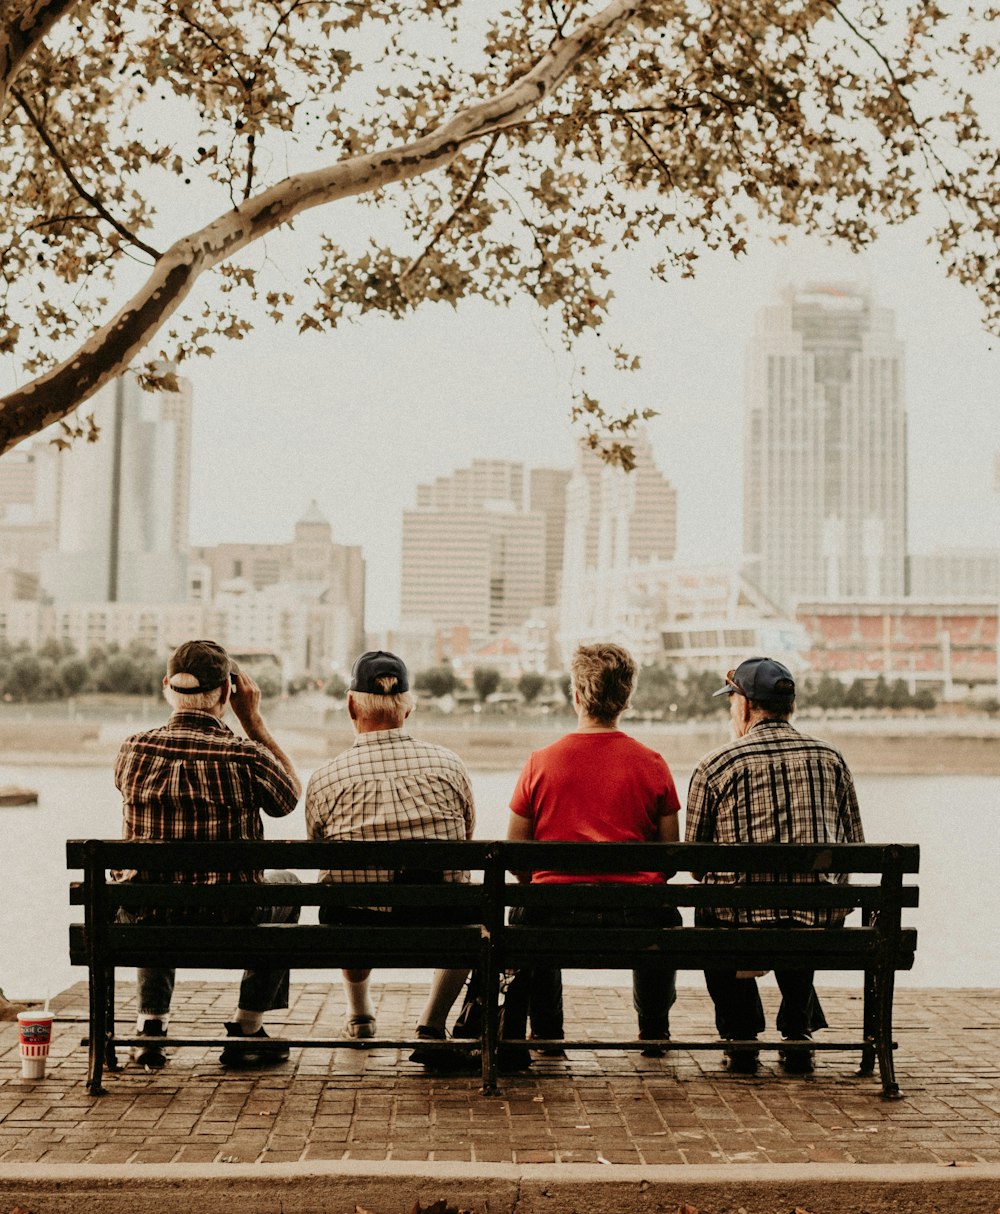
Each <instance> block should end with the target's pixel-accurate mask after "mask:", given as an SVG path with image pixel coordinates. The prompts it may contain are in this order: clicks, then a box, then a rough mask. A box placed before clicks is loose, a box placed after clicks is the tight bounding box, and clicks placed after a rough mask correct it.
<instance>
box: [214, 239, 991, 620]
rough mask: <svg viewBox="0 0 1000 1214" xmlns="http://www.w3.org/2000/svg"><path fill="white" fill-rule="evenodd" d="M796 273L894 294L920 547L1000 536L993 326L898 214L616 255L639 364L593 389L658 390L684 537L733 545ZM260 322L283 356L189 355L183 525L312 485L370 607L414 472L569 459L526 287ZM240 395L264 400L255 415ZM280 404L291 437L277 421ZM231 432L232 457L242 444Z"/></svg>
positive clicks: (635, 394) (662, 436) (270, 512)
mask: <svg viewBox="0 0 1000 1214" xmlns="http://www.w3.org/2000/svg"><path fill="white" fill-rule="evenodd" d="M803 280H836V281H845V280H847V281H851V280H856V281H859V282H861V283H866V282H867V283H869V284H870V285H871V286H872V289H873V292H874V295H875V299H876V302H877V303H878V304H879V306H883V307H887V308H890V309H891V310H893V311H894V312H895V313H896V318H897V334H898V336H899V339H900V340H901V341H902V342H903V344H904V345H905V347H906V350H907V402H908V412H909V416H910V431H909V443H908V449H909V465H910V475H911V494H910V499H909V502H908V518H909V528H908V530H909V535H910V547H911V550H913V551H928V550H930V549H932V548H934V547H936V546H939V545H958V544H966V543H968V544H970V545H975V546H990V545H992V544H995V543H996V539H995V536H996V535H997V533H998V532H1000V522H998V518H1000V497H998V496H997V495H996V494H995V493H994V491H993V479H994V473H993V460H994V453H995V452H996V450H998V449H1000V410H998V408H997V397H998V389H997V386H996V385H997V384H1000V351H998V343H997V341H996V339H994V338H992V337H990V336H989V335H988V334H986V333H984V332H983V331H982V329H981V327H980V324H979V314H978V305H977V303H976V301H975V299H974V298H973V297H972V296H971V295H970V294H969V293H967V292H964V291H963V290H962V289H961V288H960V287H959V286H958V284H955V283H951V282H948V281H946V280H944V279H943V278H942V277H941V276H940V273H939V271H938V269H937V267H936V266H935V265H934V263H933V256H932V255H931V252H930V250H928V249H926V248H925V247H924V246H923V244H922V242H921V241H920V239H919V233H917V236H916V239H915V236H914V232H913V231H912V230H910V231H908V232H904V231H902V230H900V231H893V232H890V233H889V234H888V236H887V237H886V238H885V240H884V241H880V242H879V244H878V245H877V246H876V247H875V249H873V250H872V251H871V252H870V253H869V254H868V255H867V257H866V258H864V259H861V258H856V257H853V256H850V255H848V254H846V253H844V252H842V251H837V250H830V249H827V248H825V247H824V246H820V245H819V242H817V241H815V240H813V241H810V240H806V239H804V238H803V239H801V240H793V241H790V242H789V244H788V245H781V246H775V245H772V244H770V242H768V241H766V240H763V239H762V240H761V241H760V242H758V243H757V245H756V246H755V247H752V248H751V250H750V253H749V254H748V256H747V258H746V259H745V260H744V261H741V262H735V261H733V259H731V258H728V257H723V256H721V255H719V256H715V257H708V256H707V257H706V259H705V261H704V264H703V265H702V266H701V268H700V269H699V272H698V277H697V278H696V279H694V280H692V281H689V282H678V283H674V284H670V285H662V284H656V283H650V282H648V281H646V280H645V279H643V280H642V281H638V280H636V279H634V278H632V277H630V275H629V273H628V269H627V267H624V268H622V267H620V268H619V271H618V273H617V274H616V275H613V281H616V282H617V283H618V284H619V285H618V295H619V303H617V304H616V305H615V309H614V310H613V317H614V318H615V319H614V322H613V324H612V326H611V328H612V334H611V335H612V336H615V337H619V336H621V333H622V330H625V331H626V336H627V337H628V344H629V346H630V348H632V349H635V350H637V351H638V353H639V354H640V356H641V357H642V359H643V369H642V370H641V371H640V372H639V373H638V374H637V375H633V376H624V375H618V376H615V375H613V374H612V373H610V372H608V373H605V377H604V380H603V389H606V390H602V395H603V397H604V399H606V400H611V399H614V398H615V396H616V393H618V394H621V393H623V394H624V395H625V398H626V399H627V400H629V401H631V402H632V403H635V404H637V405H639V406H649V407H653V408H659V409H660V416H659V417H657V418H654V419H653V420H652V421H651V422H650V423H649V426H648V430H649V434H650V439H651V442H652V444H653V451H654V455H655V457H656V459H657V461H658V463H659V464H660V466H661V467H662V468H663V469H664V473H665V475H667V476H668V477H669V478H670V480H671V482H672V483H673V484H674V486H675V487H676V489H677V491H678V528H679V546H678V556H679V558H680V559H684V560H694V561H698V560H731V561H738V560H739V558H740V554H741V545H742V505H741V502H742V425H743V370H742V368H743V357H744V348H745V343H746V341H747V340H749V337H750V334H751V332H752V325H753V321H754V316H755V314H756V311H757V309H758V308H760V307H763V306H766V305H767V304H769V303H773V302H775V301H776V300H777V299H778V298H779V296H780V289H781V286H782V284H783V283H785V282H796V281H803ZM258 340H260V341H261V342H262V344H264V345H267V346H268V347H269V349H270V350H271V357H269V358H267V359H263V360H261V359H258V358H256V357H255V358H251V359H247V358H245V357H244V356H243V352H242V351H240V350H239V349H237V350H235V351H232V350H230V351H226V350H223V351H220V354H219V355H218V356H217V358H216V360H214V361H212V362H205V363H202V364H200V365H199V366H198V367H197V383H198V390H199V396H200V399H202V400H203V401H204V404H203V408H202V409H201V410H199V411H198V417H197V418H196V430H197V432H198V434H197V442H198V449H197V451H196V456H195V477H194V499H193V510H192V538H193V539H194V541H195V542H200V543H209V542H214V540H215V539H216V538H218V539H222V538H225V537H227V536H231V535H233V534H235V533H236V528H237V525H238V526H239V528H240V529H241V533H242V534H243V535H245V536H246V537H248V538H251V539H252V538H256V537H259V538H262V539H265V538H267V537H268V536H270V535H273V534H274V532H275V529H276V522H275V520H276V519H277V518H279V517H282V514H281V511H282V510H283V509H284V510H286V511H289V512H291V511H294V510H295V509H296V508H297V501H298V497H299V496H300V495H301V494H303V493H305V494H306V495H311V496H314V497H316V498H317V500H318V501H319V502H320V505H321V506H322V508H323V509H324V512H325V513H326V514H327V515H328V516H329V517H330V518H331V520H332V522H333V526H334V534H335V538H336V539H337V540H338V542H343V543H355V544H360V545H361V546H362V547H363V548H364V550H365V554H366V560H367V562H368V568H369V586H368V596H367V601H368V610H369V618H370V620H371V623H372V625H373V626H374V627H376V628H378V627H384V626H391V625H392V624H393V623H394V622H395V621H396V619H397V618H398V604H399V574H398V561H399V557H398V554H399V550H400V535H401V519H402V513H403V511H404V510H405V509H409V508H411V507H412V506H413V504H414V501H415V495H416V486H417V484H418V483H421V482H426V481H431V480H433V479H434V477H435V476H439V475H447V474H448V473H449V472H450V471H451V470H453V469H454V468H456V467H459V466H462V465H464V464H468V463H469V462H470V461H471V460H472V459H473V458H477V457H482V456H483V455H488V456H490V457H491V458H497V459H513V460H520V461H521V462H523V463H525V464H526V465H541V466H546V467H569V466H571V464H572V461H573V457H574V436H573V432H572V430H571V428H570V425H569V423H568V420H567V414H568V408H569V404H570V397H571V392H572V386H573V374H574V371H573V367H572V365H571V364H569V363H568V361H567V359H566V357H565V356H564V355H563V354H562V353H561V352H560V351H559V350H557V349H555V348H554V347H552V346H550V345H548V344H546V338H545V335H544V334H543V333H542V332H541V331H540V330H539V329H538V327H537V325H536V324H535V323H534V320H533V318H532V317H531V314H530V313H529V310H528V309H527V308H526V307H513V308H510V309H507V310H506V311H503V312H500V311H499V310H497V309H494V308H490V307H488V306H486V305H476V304H473V305H469V306H463V307H462V308H461V309H459V310H458V314H457V315H456V314H455V313H454V312H453V311H452V310H451V309H450V308H437V309H427V310H424V311H422V312H420V313H418V314H417V315H415V316H413V317H410V318H409V319H408V320H407V321H406V322H403V323H399V324H397V323H395V322H390V321H385V320H370V321H366V322H365V323H364V324H363V325H357V326H352V327H350V328H348V329H345V330H344V331H343V332H341V333H337V334H333V335H329V336H326V337H322V338H320V337H317V338H315V339H310V338H297V337H296V338H292V337H288V338H287V339H285V338H284V337H282V336H281V335H280V334H277V335H276V336H275V341H274V342H272V340H271V337H270V336H268V337H267V340H266V342H265V341H264V340H263V337H261V338H259V339H258ZM275 343H276V344H275ZM283 350H284V351H286V352H287V357H283V356H282V351H283ZM595 358H596V355H595ZM334 360H336V362H334ZM596 366H597V364H596V363H595V364H594V366H593V367H592V373H593V374H596V373H597V371H596ZM621 381H623V382H621ZM247 400H252V401H256V402H258V405H257V411H256V412H255V414H254V416H255V418H258V419H260V420H258V421H257V423H256V426H255V427H251V428H250V429H251V433H246V432H245V431H246V425H245V412H246V410H245V406H244V404H242V403H241V402H243V401H247ZM279 402H280V403H284V404H286V406H287V407H285V408H282V407H280V403H279ZM272 414H273V415H274V416H272ZM278 419H280V425H281V429H282V438H281V440H280V442H279V441H278V440H277V439H275V438H272V437H271V435H270V432H271V430H275V429H277V428H278V424H279V420H278ZM234 445H235V446H234ZM233 449H235V450H238V451H239V452H240V453H241V456H242V464H240V463H236V464H234V463H233V461H232V459H231V457H230V452H231V450H233ZM220 458H225V459H226V461H227V463H226V468H225V469H224V470H223V469H222V468H220V466H219V462H220ZM373 473H374V474H375V476H376V479H377V485H378V492H377V494H375V495H374V496H373V494H372V486H371V477H372V475H373ZM241 475H252V476H253V477H254V478H255V480H256V482H257V486H256V487H255V491H254V494H253V497H252V500H250V501H248V502H246V503H245V504H244V502H243V500H242V499H241V498H239V497H231V496H230V495H229V494H228V493H227V492H225V487H226V486H228V485H230V483H231V480H232V478H233V477H235V476H241ZM290 493H291V494H292V495H293V496H292V497H289V494H290Z"/></svg>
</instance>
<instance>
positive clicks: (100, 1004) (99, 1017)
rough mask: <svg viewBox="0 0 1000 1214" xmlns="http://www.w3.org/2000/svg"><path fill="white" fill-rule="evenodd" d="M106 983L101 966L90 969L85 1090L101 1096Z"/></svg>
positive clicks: (106, 1015)
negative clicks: (88, 1035)
mask: <svg viewBox="0 0 1000 1214" xmlns="http://www.w3.org/2000/svg"><path fill="white" fill-rule="evenodd" d="M107 1017H108V981H107V971H106V970H105V969H104V967H103V966H102V965H92V966H91V967H90V1041H89V1042H88V1059H87V1090H88V1091H89V1092H90V1094H91V1096H103V1095H104V1094H105V1089H104V1087H103V1086H102V1085H101V1079H102V1078H103V1072H104V1058H105V1053H106V1051H107Z"/></svg>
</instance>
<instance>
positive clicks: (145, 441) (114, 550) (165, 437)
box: [41, 375, 191, 603]
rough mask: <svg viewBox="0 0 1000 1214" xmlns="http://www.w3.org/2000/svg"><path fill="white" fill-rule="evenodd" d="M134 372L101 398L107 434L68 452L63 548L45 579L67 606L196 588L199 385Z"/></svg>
mask: <svg viewBox="0 0 1000 1214" xmlns="http://www.w3.org/2000/svg"><path fill="white" fill-rule="evenodd" d="M179 384H180V389H179V391H177V392H144V391H143V390H142V388H140V387H139V384H138V383H137V382H136V380H135V378H134V377H132V376H130V375H126V376H122V377H121V378H120V379H118V380H116V381H115V382H114V383H111V384H108V385H107V386H106V387H105V388H103V389H102V390H101V391H100V392H98V393H97V395H96V396H95V397H94V399H93V412H94V417H95V420H96V422H97V424H98V426H99V427H100V430H101V437H100V439H99V441H98V442H96V443H84V442H77V443H75V444H74V445H73V446H72V447H70V448H69V449H68V450H66V451H63V452H61V453H60V455H59V460H58V462H59V511H58V520H57V539H56V549H55V550H54V551H53V552H50V553H46V554H45V555H44V556H43V558H42V561H41V580H42V586H43V588H44V589H45V591H46V592H47V593H48V594H49V595H51V596H52V597H53V598H57V599H60V600H63V601H67V602H111V603H115V602H122V603H128V602H131V603H136V602H180V601H182V600H183V599H184V597H185V594H186V589H187V578H186V563H187V547H188V521H189V499H190V488H191V385H190V383H189V382H188V381H187V380H184V379H181V380H179Z"/></svg>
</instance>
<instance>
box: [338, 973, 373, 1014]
mask: <svg viewBox="0 0 1000 1214" xmlns="http://www.w3.org/2000/svg"><path fill="white" fill-rule="evenodd" d="M344 993H345V994H346V995H347V1012H348V1015H350V1016H374V1015H375V1010H374V1008H373V1007H372V1001H371V999H370V998H369V997H368V979H367V978H364V979H363V980H362V981H361V982H350V981H348V979H347V978H344Z"/></svg>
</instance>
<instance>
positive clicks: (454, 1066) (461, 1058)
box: [410, 1024, 479, 1075]
mask: <svg viewBox="0 0 1000 1214" xmlns="http://www.w3.org/2000/svg"><path fill="white" fill-rule="evenodd" d="M417 1040H418V1041H447V1040H448V1034H447V1033H446V1032H445V1031H444V1029H433V1028H430V1027H429V1026H428V1025H426V1024H418V1025H417ZM410 1061H411V1062H419V1063H420V1065H421V1066H422V1067H424V1068H425V1070H428V1071H432V1072H433V1073H434V1074H437V1075H458V1074H463V1073H464V1074H472V1073H474V1071H477V1070H478V1069H479V1064H478V1062H477V1061H476V1060H475V1059H474V1058H473V1057H472V1055H471V1054H470V1053H469V1052H468V1051H467V1050H464V1049H461V1048H459V1047H458V1046H450V1045H449V1046H447V1047H446V1048H445V1049H431V1050H428V1049H425V1048H423V1047H422V1046H419V1045H418V1046H417V1048H416V1049H415V1050H414V1051H413V1053H412V1054H411V1055H410Z"/></svg>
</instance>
